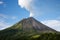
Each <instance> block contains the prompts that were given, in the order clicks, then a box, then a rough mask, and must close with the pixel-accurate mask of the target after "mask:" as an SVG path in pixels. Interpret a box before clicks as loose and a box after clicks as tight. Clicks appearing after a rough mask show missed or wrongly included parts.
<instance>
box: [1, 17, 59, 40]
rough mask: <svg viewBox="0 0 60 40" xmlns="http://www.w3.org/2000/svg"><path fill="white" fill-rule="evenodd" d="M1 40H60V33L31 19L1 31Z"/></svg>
mask: <svg viewBox="0 0 60 40" xmlns="http://www.w3.org/2000/svg"><path fill="white" fill-rule="evenodd" d="M0 40H60V33H58V32H57V31H56V30H54V29H51V28H49V27H48V26H46V25H44V24H42V23H40V22H38V21H37V20H35V19H34V18H32V17H31V18H27V19H23V20H22V21H20V22H18V23H16V24H15V25H13V26H12V27H10V28H7V29H4V30H2V31H0Z"/></svg>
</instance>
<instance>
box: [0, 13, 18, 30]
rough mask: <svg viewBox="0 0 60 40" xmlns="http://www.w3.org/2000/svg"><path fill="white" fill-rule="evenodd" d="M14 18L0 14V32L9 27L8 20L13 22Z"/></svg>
mask: <svg viewBox="0 0 60 40" xmlns="http://www.w3.org/2000/svg"><path fill="white" fill-rule="evenodd" d="M16 18H17V17H16V16H8V15H4V14H0V30H3V29H5V28H7V27H10V26H11V25H12V23H10V22H9V19H10V20H15V19H16Z"/></svg>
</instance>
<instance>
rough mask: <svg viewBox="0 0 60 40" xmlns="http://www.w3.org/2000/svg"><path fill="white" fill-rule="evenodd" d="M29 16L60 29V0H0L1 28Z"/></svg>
mask: <svg viewBox="0 0 60 40" xmlns="http://www.w3.org/2000/svg"><path fill="white" fill-rule="evenodd" d="M28 17H34V18H36V19H37V20H38V21H40V22H42V23H43V24H45V25H47V26H49V27H51V28H53V29H56V30H57V31H60V0H0V30H2V29H4V28H7V27H10V26H11V25H13V24H15V23H16V22H18V21H20V20H22V19H23V18H28Z"/></svg>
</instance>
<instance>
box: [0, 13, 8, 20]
mask: <svg viewBox="0 0 60 40" xmlns="http://www.w3.org/2000/svg"><path fill="white" fill-rule="evenodd" d="M0 18H5V19H7V18H8V17H7V15H4V14H0Z"/></svg>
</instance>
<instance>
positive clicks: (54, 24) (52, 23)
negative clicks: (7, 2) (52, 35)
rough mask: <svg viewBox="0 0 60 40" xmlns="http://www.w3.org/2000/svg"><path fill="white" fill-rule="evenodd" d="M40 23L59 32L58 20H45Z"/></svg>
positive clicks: (59, 24)
mask: <svg viewBox="0 0 60 40" xmlns="http://www.w3.org/2000/svg"><path fill="white" fill-rule="evenodd" d="M42 23H43V24H45V25H47V26H49V27H51V28H53V29H55V30H57V31H60V20H45V21H42Z"/></svg>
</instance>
